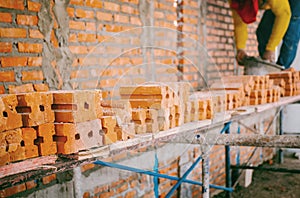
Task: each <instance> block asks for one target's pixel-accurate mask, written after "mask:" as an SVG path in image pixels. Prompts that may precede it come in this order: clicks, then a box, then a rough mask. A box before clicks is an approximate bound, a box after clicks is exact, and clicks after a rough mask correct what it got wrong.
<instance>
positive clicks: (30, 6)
mask: <svg viewBox="0 0 300 198" xmlns="http://www.w3.org/2000/svg"><path fill="white" fill-rule="evenodd" d="M27 4H28V10H29V11H33V12H39V11H40V9H41V4H40V3H37V2H32V1H28V2H27Z"/></svg>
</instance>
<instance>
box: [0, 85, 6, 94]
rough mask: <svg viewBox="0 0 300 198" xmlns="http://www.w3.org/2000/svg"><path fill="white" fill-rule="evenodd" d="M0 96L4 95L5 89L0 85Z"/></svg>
mask: <svg viewBox="0 0 300 198" xmlns="http://www.w3.org/2000/svg"><path fill="white" fill-rule="evenodd" d="M0 94H5V87H4V86H3V85H0Z"/></svg>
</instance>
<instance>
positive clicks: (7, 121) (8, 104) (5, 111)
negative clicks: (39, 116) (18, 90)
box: [0, 94, 22, 132]
mask: <svg viewBox="0 0 300 198" xmlns="http://www.w3.org/2000/svg"><path fill="white" fill-rule="evenodd" d="M17 105H18V100H17V97H16V95H12V94H8V95H2V96H1V99H0V110H1V112H0V132H1V131H6V130H11V129H17V128H20V127H21V126H22V117H21V115H19V114H18V113H17V111H16V107H17Z"/></svg>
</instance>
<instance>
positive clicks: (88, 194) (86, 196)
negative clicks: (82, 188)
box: [82, 192, 91, 198]
mask: <svg viewBox="0 0 300 198" xmlns="http://www.w3.org/2000/svg"><path fill="white" fill-rule="evenodd" d="M82 197H83V198H90V197H91V195H90V193H89V192H84V193H83V196H82Z"/></svg>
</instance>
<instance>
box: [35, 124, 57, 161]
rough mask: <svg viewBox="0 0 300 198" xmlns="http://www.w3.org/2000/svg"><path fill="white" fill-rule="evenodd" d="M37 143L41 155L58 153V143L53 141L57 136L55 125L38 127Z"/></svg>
mask: <svg viewBox="0 0 300 198" xmlns="http://www.w3.org/2000/svg"><path fill="white" fill-rule="evenodd" d="M36 130H37V135H38V138H37V141H36V145H38V148H39V155H42V156H47V155H53V154H56V153H57V146H56V142H55V141H54V140H53V137H54V136H55V128H54V124H53V123H46V124H41V125H39V126H37V127H36Z"/></svg>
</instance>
